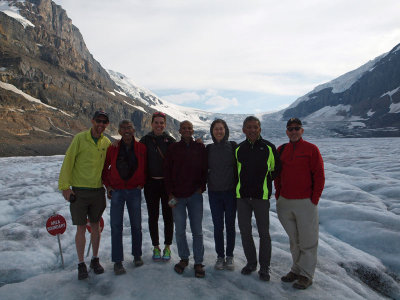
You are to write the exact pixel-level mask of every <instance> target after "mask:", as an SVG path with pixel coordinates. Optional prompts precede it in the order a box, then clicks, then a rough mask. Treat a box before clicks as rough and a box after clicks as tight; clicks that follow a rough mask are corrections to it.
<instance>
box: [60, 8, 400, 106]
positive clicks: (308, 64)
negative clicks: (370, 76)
mask: <svg viewBox="0 0 400 300" xmlns="http://www.w3.org/2000/svg"><path fill="white" fill-rule="evenodd" d="M55 2H56V3H57V4H60V5H61V6H62V7H63V8H64V9H66V11H67V14H68V16H69V17H70V18H71V19H72V22H73V24H74V25H75V26H77V27H78V28H79V30H80V31H81V33H82V35H83V37H84V40H85V42H86V45H87V47H88V49H89V50H90V52H91V53H92V54H93V56H94V57H95V59H96V60H98V61H99V62H100V63H101V64H102V65H103V67H105V68H106V69H111V70H114V71H117V72H120V73H123V74H125V75H126V76H127V77H129V78H131V79H132V80H134V81H135V82H137V84H138V85H140V86H142V87H144V88H147V89H149V90H151V91H152V92H154V93H155V94H157V95H158V96H160V97H161V98H162V99H164V100H167V101H170V102H172V103H175V104H180V105H184V106H189V107H195V108H200V109H204V110H206V111H212V112H221V113H260V112H269V111H274V110H279V109H282V108H285V107H287V106H288V105H290V104H291V103H293V102H294V101H295V100H296V99H297V98H298V97H301V96H303V95H304V94H306V93H308V92H309V91H311V90H312V89H313V88H314V87H315V86H317V85H318V84H322V83H325V82H327V81H330V80H332V79H334V78H336V77H338V76H340V75H342V74H344V73H346V72H349V71H351V70H353V69H355V68H358V67H360V66H361V65H363V64H364V63H366V62H368V61H369V60H372V59H374V58H375V57H377V56H379V55H381V54H383V53H385V52H388V51H390V50H391V49H392V48H393V47H394V46H396V45H397V44H398V43H400V18H399V17H398V15H399V12H400V1H398V0H385V1H381V0H352V1H348V0H347V1H346V0H337V1H328V0H303V1H288V0H283V1H272V0H254V1H239V0H229V1H227V0H221V1H215V0H188V1H181V0H168V1H162V0H147V1H142V0H140V1H139V0H114V1H108V0H107V1H103V0H85V1H81V0H55Z"/></svg>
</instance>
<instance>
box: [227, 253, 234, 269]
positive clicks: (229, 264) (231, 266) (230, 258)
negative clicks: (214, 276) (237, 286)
mask: <svg viewBox="0 0 400 300" xmlns="http://www.w3.org/2000/svg"><path fill="white" fill-rule="evenodd" d="M225 269H227V270H230V271H233V270H234V269H235V263H234V261H233V256H227V257H226V260H225Z"/></svg>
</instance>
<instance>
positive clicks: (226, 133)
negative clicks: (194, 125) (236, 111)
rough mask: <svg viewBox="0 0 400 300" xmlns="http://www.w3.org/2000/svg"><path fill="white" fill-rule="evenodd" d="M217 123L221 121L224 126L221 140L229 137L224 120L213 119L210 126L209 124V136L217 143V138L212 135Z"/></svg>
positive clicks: (223, 140)
mask: <svg viewBox="0 0 400 300" xmlns="http://www.w3.org/2000/svg"><path fill="white" fill-rule="evenodd" d="M217 123H221V124H222V125H224V128H225V135H224V137H223V139H222V141H221V142H225V141H227V140H228V138H229V128H228V125H227V124H226V122H225V121H224V120H222V119H215V120H214V121H213V122H212V123H211V126H210V134H211V138H212V140H213V142H214V143H218V142H217V140H216V139H215V138H214V135H213V129H214V126H215V124H217Z"/></svg>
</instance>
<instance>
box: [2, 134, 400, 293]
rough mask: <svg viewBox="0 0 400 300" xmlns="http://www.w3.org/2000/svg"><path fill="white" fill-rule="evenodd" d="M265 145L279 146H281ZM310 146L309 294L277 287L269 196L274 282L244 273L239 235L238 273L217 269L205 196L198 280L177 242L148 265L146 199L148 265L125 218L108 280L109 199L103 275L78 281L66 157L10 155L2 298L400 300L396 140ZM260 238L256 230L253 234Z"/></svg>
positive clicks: (284, 257)
mask: <svg viewBox="0 0 400 300" xmlns="http://www.w3.org/2000/svg"><path fill="white" fill-rule="evenodd" d="M265 137H267V135H265ZM271 141H272V142H273V143H275V144H277V145H279V144H280V143H282V142H284V140H271ZM311 141H312V142H314V143H316V144H317V145H318V146H319V147H320V149H321V153H322V155H323V157H324V160H325V170H326V187H325V190H324V193H323V195H322V198H321V201H320V204H319V212H320V244H319V257H318V264H317V270H316V274H315V280H314V284H313V285H312V286H311V287H310V288H309V289H307V290H305V291H298V290H294V289H293V288H292V287H291V285H290V284H285V283H282V282H281V281H280V277H281V276H282V275H283V274H285V273H286V272H287V271H288V270H289V268H290V262H291V259H290V252H289V245H288V239H287V236H286V234H285V232H284V231H283V229H282V226H281V225H280V223H279V221H278V219H277V216H276V209H275V200H274V199H272V200H271V212H270V216H271V224H270V233H271V238H272V243H273V249H272V262H271V269H272V273H271V281H270V282H262V281H260V280H259V279H258V277H257V274H256V273H253V274H252V275H250V276H243V275H241V274H240V269H241V268H242V267H243V266H244V264H245V258H244V254H243V249H242V246H241V240H240V234H239V232H238V229H237V239H236V248H235V253H234V254H235V263H236V270H235V271H217V270H214V268H213V265H214V262H215V258H216V254H215V251H214V241H213V224H212V221H211V215H210V209H209V205H208V198H207V193H205V194H204V204H205V205H204V221H203V230H204V241H205V261H204V264H205V265H206V277H205V278H204V279H196V278H195V277H194V271H193V260H192V261H191V264H190V267H189V268H187V269H186V270H185V272H184V274H183V275H177V274H176V273H175V272H174V271H173V265H174V263H176V262H177V261H178V257H177V249H176V245H175V242H174V244H173V246H172V255H173V258H172V260H171V262H168V263H160V262H158V263H156V262H153V261H152V259H151V249H152V246H151V241H150V237H149V231H148V225H147V212H146V205H145V202H144V201H143V204H142V215H143V253H144V255H143V259H144V266H142V267H140V268H134V267H133V265H132V256H131V255H130V251H129V249H130V229H129V221H128V218H127V215H126V216H125V221H124V225H125V230H124V249H125V260H126V262H125V266H126V268H127V274H126V275H122V276H118V277H117V276H115V275H114V273H113V264H112V262H111V260H110V250H111V246H110V239H111V238H110V227H109V203H108V208H107V210H106V212H105V213H104V216H103V217H104V221H105V224H106V226H105V228H104V231H103V237H102V243H101V246H100V257H101V262H102V263H103V266H104V267H105V270H106V272H105V273H104V274H102V275H95V274H93V273H92V272H91V273H90V278H89V279H88V280H84V281H78V280H77V270H76V263H77V258H76V254H75V246H74V231H75V229H74V228H73V226H72V224H71V218H70V214H69V208H68V205H67V203H66V202H65V201H64V200H63V199H62V197H61V194H60V193H59V192H58V191H57V180H58V173H59V169H60V166H61V163H62V159H63V156H51V157H13V158H0V170H1V173H0V240H1V242H0V286H1V287H0V299H2V300H5V299H132V298H137V299H194V298H196V299H204V298H209V299H259V298H268V299H294V298H296V299H380V298H385V297H389V298H394V299H400V259H399V257H400V200H399V197H400V161H399V159H398V153H397V152H398V149H400V139H399V138H390V139H389V138H381V139H318V140H316V139H311ZM55 212H56V213H58V214H61V215H63V216H64V217H65V218H66V220H67V230H66V232H65V233H64V234H63V235H62V236H61V244H62V249H63V254H64V261H65V269H62V267H61V259H60V255H59V250H58V243H57V238H56V237H54V236H51V235H49V234H48V233H47V231H46V228H45V224H46V220H47V219H48V217H50V216H51V215H52V214H53V213H55ZM161 223H162V222H160V225H161V226H160V231H161V230H162V229H163V227H162V224H161ZM254 226H255V224H254ZM256 232H257V231H256V230H255V228H254V235H257V234H256ZM188 237H190V229H189V226H188ZM188 240H189V241H190V240H191V239H190V238H189V239H188ZM256 240H257V238H256ZM161 241H162V238H161ZM89 259H90V258H87V262H89Z"/></svg>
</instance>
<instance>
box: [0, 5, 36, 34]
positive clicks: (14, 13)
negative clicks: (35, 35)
mask: <svg viewBox="0 0 400 300" xmlns="http://www.w3.org/2000/svg"><path fill="white" fill-rule="evenodd" d="M19 2H25V1H19ZM10 5H12V3H9V2H8V1H0V11H1V12H3V13H5V14H6V15H7V16H9V17H11V18H13V19H15V20H17V21H18V22H19V23H21V24H22V26H24V28H26V26H31V27H35V25H33V24H32V22H30V21H29V20H27V19H26V18H25V17H23V16H21V15H20V13H19V9H18V8H17V7H15V6H10Z"/></svg>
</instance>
